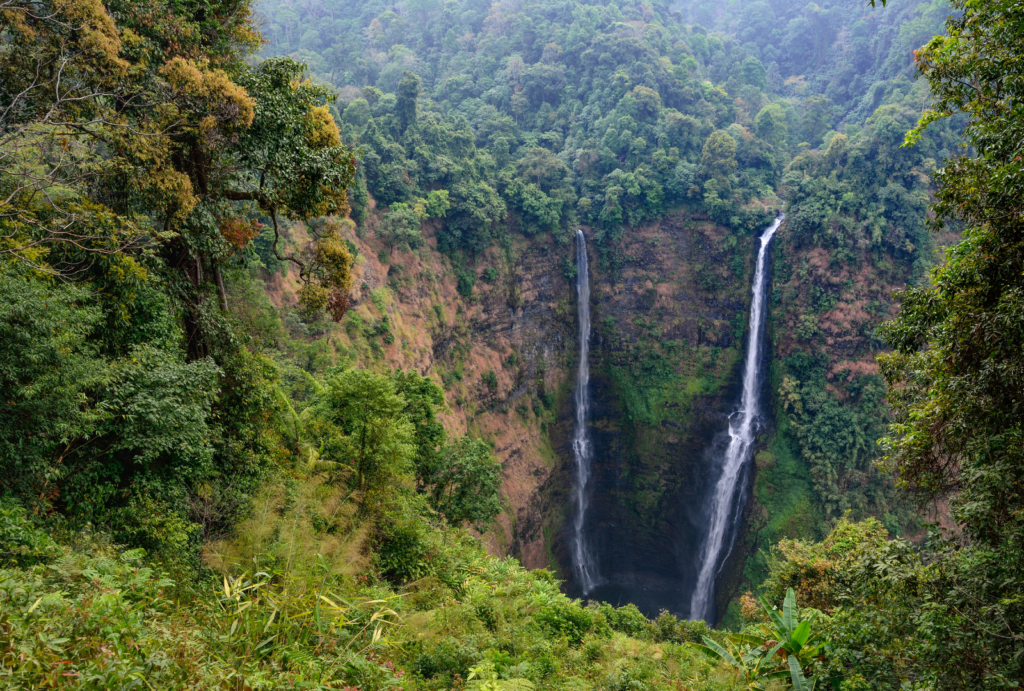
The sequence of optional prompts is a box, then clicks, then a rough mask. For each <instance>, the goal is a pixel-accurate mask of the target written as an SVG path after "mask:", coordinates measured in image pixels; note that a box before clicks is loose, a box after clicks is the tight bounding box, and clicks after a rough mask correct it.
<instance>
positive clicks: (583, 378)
mask: <svg viewBox="0 0 1024 691" xmlns="http://www.w3.org/2000/svg"><path fill="white" fill-rule="evenodd" d="M576 294H577V297H578V300H579V308H578V314H579V320H580V339H579V340H580V366H579V370H578V372H577V374H576V391H575V394H574V396H573V398H574V400H575V403H576V426H575V429H574V430H573V435H572V451H573V455H574V457H575V460H576V516H575V518H574V522H573V528H574V534H573V553H572V556H573V568H574V569H575V571H576V578H577V579H578V580H579V584H580V586H581V587H582V589H583V594H584V595H586V594H587V593H589V592H590V591H591V590H593V589H594V586H596V585H597V584H598V582H599V581H600V577H599V576H598V573H597V562H596V560H595V559H594V555H593V553H592V552H591V551H590V548H589V546H588V545H587V538H586V535H585V534H584V530H583V519H584V518H585V516H586V514H587V503H588V495H587V484H588V483H589V482H590V461H591V457H590V436H589V434H588V432H587V418H588V416H589V413H590V391H589V386H590V364H589V362H588V358H589V356H590V273H589V271H588V267H587V239H586V237H585V236H584V235H583V231H582V230H579V229H577V230H576Z"/></svg>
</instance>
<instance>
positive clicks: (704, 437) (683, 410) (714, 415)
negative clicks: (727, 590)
mask: <svg viewBox="0 0 1024 691" xmlns="http://www.w3.org/2000/svg"><path fill="white" fill-rule="evenodd" d="M754 242H755V238H754V237H753V236H751V237H736V236H734V235H731V234H728V233H727V232H726V231H725V230H724V229H722V228H719V227H716V226H714V225H712V224H710V223H707V222H704V221H700V220H695V219H693V218H689V217H687V216H685V215H682V214H680V215H676V216H673V217H669V218H667V219H665V220H663V221H662V222H660V223H657V224H653V225H650V226H648V227H645V228H642V229H634V230H633V231H631V233H630V234H629V235H628V237H627V239H626V240H625V241H624V244H623V247H622V252H623V255H624V258H625V262H624V264H623V268H622V269H621V271H619V272H618V273H617V274H609V273H608V272H605V271H602V264H601V262H595V264H596V266H595V268H594V270H593V279H592V280H593V287H592V296H593V306H592V310H593V323H594V338H593V351H592V360H591V368H592V380H591V382H592V390H591V393H592V396H593V399H594V413H593V443H594V454H595V458H594V482H593V490H594V494H593V498H592V500H591V504H590V510H589V512H588V521H587V523H588V525H587V529H588V531H589V533H590V535H591V544H592V545H593V546H594V547H595V548H596V550H597V552H598V554H599V559H600V566H601V575H602V577H603V578H604V579H606V584H605V586H604V587H602V588H600V589H599V590H598V591H596V592H594V593H592V596H594V597H597V598H601V599H605V600H608V601H611V602H620V601H621V602H623V603H625V602H627V601H629V602H634V603H635V604H637V605H638V606H639V607H640V608H641V609H642V610H645V611H646V612H647V613H648V614H649V615H657V613H658V611H659V610H660V609H661V608H668V609H670V610H672V611H673V612H675V613H678V614H681V615H686V614H687V613H688V608H689V597H690V591H691V589H692V585H693V581H694V580H695V578H696V572H697V568H698V567H699V565H698V564H697V563H696V558H697V553H698V547H699V541H700V539H701V537H702V535H703V501H704V497H705V495H706V493H707V491H708V486H709V478H708V472H707V468H708V465H709V462H710V461H709V451H710V450H711V449H712V448H713V446H714V444H715V441H716V437H718V436H719V435H721V434H722V433H723V432H724V430H725V427H726V425H725V420H726V416H727V414H728V413H729V412H730V410H731V408H732V407H733V405H734V404H735V400H734V399H736V398H737V396H738V390H737V387H738V383H739V377H740V371H739V370H740V367H741V361H742V354H743V347H744V346H743V336H744V333H745V328H746V317H747V314H748V311H749V300H750V296H749V283H750V277H751V275H752V271H753V260H754V256H755V251H754ZM570 413H571V411H568V410H567V411H564V412H563V414H562V415H561V416H560V421H559V425H558V426H557V427H556V428H555V429H554V431H553V434H552V441H553V444H554V446H555V448H556V450H557V451H558V454H559V457H560V458H565V459H570V460H571V449H570V448H569V439H570V434H571V420H570V416H569V414H570ZM570 472H571V466H570V465H568V463H564V464H563V465H562V466H560V467H559V468H558V469H556V472H555V473H553V475H552V477H551V479H550V480H549V483H548V490H547V496H548V497H550V499H549V502H548V503H549V505H552V506H559V507H568V506H569V497H568V493H567V491H566V490H567V488H568V487H569V486H570V484H569V483H570V482H571V475H570ZM564 518H565V517H564V515H563V516H554V517H553V518H552V520H553V521H554V523H553V524H552V526H551V527H552V531H551V532H552V534H553V535H555V539H554V541H553V547H552V549H553V551H554V553H555V554H556V555H557V557H558V559H559V562H560V564H562V565H563V570H562V573H563V574H565V575H568V574H569V570H568V568H565V567H567V565H568V550H567V537H568V536H567V535H566V534H565V533H564V532H561V533H559V532H556V531H555V530H554V528H555V526H556V525H565V521H564Z"/></svg>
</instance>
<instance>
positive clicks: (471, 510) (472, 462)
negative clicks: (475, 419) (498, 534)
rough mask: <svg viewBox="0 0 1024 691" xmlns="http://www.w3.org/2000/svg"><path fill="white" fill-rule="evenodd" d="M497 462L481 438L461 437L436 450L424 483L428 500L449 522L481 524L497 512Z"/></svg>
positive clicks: (498, 469) (499, 466)
mask: <svg viewBox="0 0 1024 691" xmlns="http://www.w3.org/2000/svg"><path fill="white" fill-rule="evenodd" d="M501 480H502V478H501V464H500V463H498V461H497V460H496V459H495V458H494V455H493V453H492V452H491V447H490V446H489V445H488V444H487V442H485V441H483V440H482V439H472V438H470V437H462V438H460V439H457V440H455V441H453V442H449V443H448V444H447V445H446V446H445V447H444V448H443V449H442V450H441V453H440V459H439V462H438V464H437V470H436V471H435V472H434V473H433V474H432V475H431V476H429V477H428V478H426V479H425V482H424V484H425V485H429V486H430V490H429V496H430V503H431V506H433V507H434V508H435V509H436V510H437V511H438V513H440V514H441V515H442V516H444V517H445V519H446V520H447V521H448V523H449V524H450V525H452V526H462V525H463V524H464V523H467V522H469V523H473V524H475V525H477V526H481V527H482V526H485V525H486V524H487V523H489V522H490V521H491V520H492V519H494V518H495V517H496V516H497V515H498V514H499V513H500V512H501V508H502V506H501V501H500V499H499V496H500V495H499V490H500V488H501Z"/></svg>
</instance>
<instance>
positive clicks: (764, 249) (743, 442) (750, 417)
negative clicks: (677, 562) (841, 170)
mask: <svg viewBox="0 0 1024 691" xmlns="http://www.w3.org/2000/svg"><path fill="white" fill-rule="evenodd" d="M784 218H785V216H784V215H783V214H779V217H778V218H777V219H775V221H774V222H773V223H772V224H771V225H770V226H769V227H768V229H767V230H765V231H764V233H763V234H762V235H761V248H760V250H759V251H758V253H757V268H756V270H755V271H754V284H753V289H752V290H753V299H752V300H751V302H750V329H749V334H750V337H749V340H748V342H747V357H746V366H745V369H744V371H743V394H742V397H741V399H740V406H739V409H738V410H736V411H735V412H734V413H733V414H732V415H731V416H730V417H729V445H728V447H726V450H725V454H724V455H723V456H722V465H721V475H720V476H719V478H718V482H717V483H715V486H714V489H713V490H712V493H711V495H710V497H709V498H708V503H707V511H706V515H707V517H708V523H707V533H706V534H705V537H704V541H703V544H702V546H701V549H700V571H699V572H698V576H697V584H696V587H695V588H694V591H693V596H692V598H691V600H690V619H707V618H709V617H711V616H713V614H714V608H713V606H712V604H713V602H714V590H715V577H716V576H717V575H718V572H719V570H720V569H721V568H722V564H723V563H724V562H725V559H726V558H727V557H728V555H729V552H730V551H731V550H732V546H733V542H734V541H735V539H736V530H735V526H736V523H737V521H738V520H739V519H740V512H741V511H742V509H743V507H742V504H741V502H740V501H739V498H740V497H739V495H740V494H741V490H742V488H741V487H740V484H741V482H742V480H743V477H744V471H745V470H746V468H747V465H748V464H749V463H750V459H751V456H752V454H753V447H754V436H755V435H756V434H757V430H758V426H759V425H760V418H761V410H760V405H759V401H758V399H759V397H760V395H759V394H760V389H761V381H762V377H763V373H762V371H761V365H762V360H761V343H762V340H763V335H764V313H765V309H766V307H767V302H768V300H767V291H766V290H765V288H766V284H767V279H766V276H765V273H766V272H765V265H766V263H767V258H768V246H769V244H770V243H771V240H772V237H773V236H774V235H775V231H776V230H778V229H779V224H781V223H782V221H783V219H784Z"/></svg>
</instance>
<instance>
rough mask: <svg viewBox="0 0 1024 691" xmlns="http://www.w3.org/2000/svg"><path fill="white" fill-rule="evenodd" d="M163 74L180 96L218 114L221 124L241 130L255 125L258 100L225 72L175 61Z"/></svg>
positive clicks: (191, 61)
mask: <svg viewBox="0 0 1024 691" xmlns="http://www.w3.org/2000/svg"><path fill="white" fill-rule="evenodd" d="M160 74H161V76H163V77H164V78H165V79H166V80H167V83H168V84H170V85H171V88H172V89H174V90H175V91H176V92H178V94H179V95H181V96H186V97H192V98H197V99H200V100H202V101H205V102H206V103H207V105H208V107H209V108H210V110H212V111H215V112H216V113H217V117H216V121H217V122H219V123H221V124H230V125H234V126H241V127H248V126H249V125H251V124H252V120H253V118H254V117H255V115H256V102H255V100H254V99H253V98H252V97H250V96H249V93H248V92H247V91H246V90H245V89H244V88H243V87H241V86H239V85H238V84H235V83H234V82H232V81H231V78H230V77H228V75H227V73H226V72H224V70H218V69H214V70H211V69H209V65H208V64H207V63H206V62H203V61H199V62H197V61H193V60H186V59H184V58H181V57H174V58H172V59H171V60H169V61H168V62H167V64H165V65H164V66H163V67H162V68H160Z"/></svg>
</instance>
